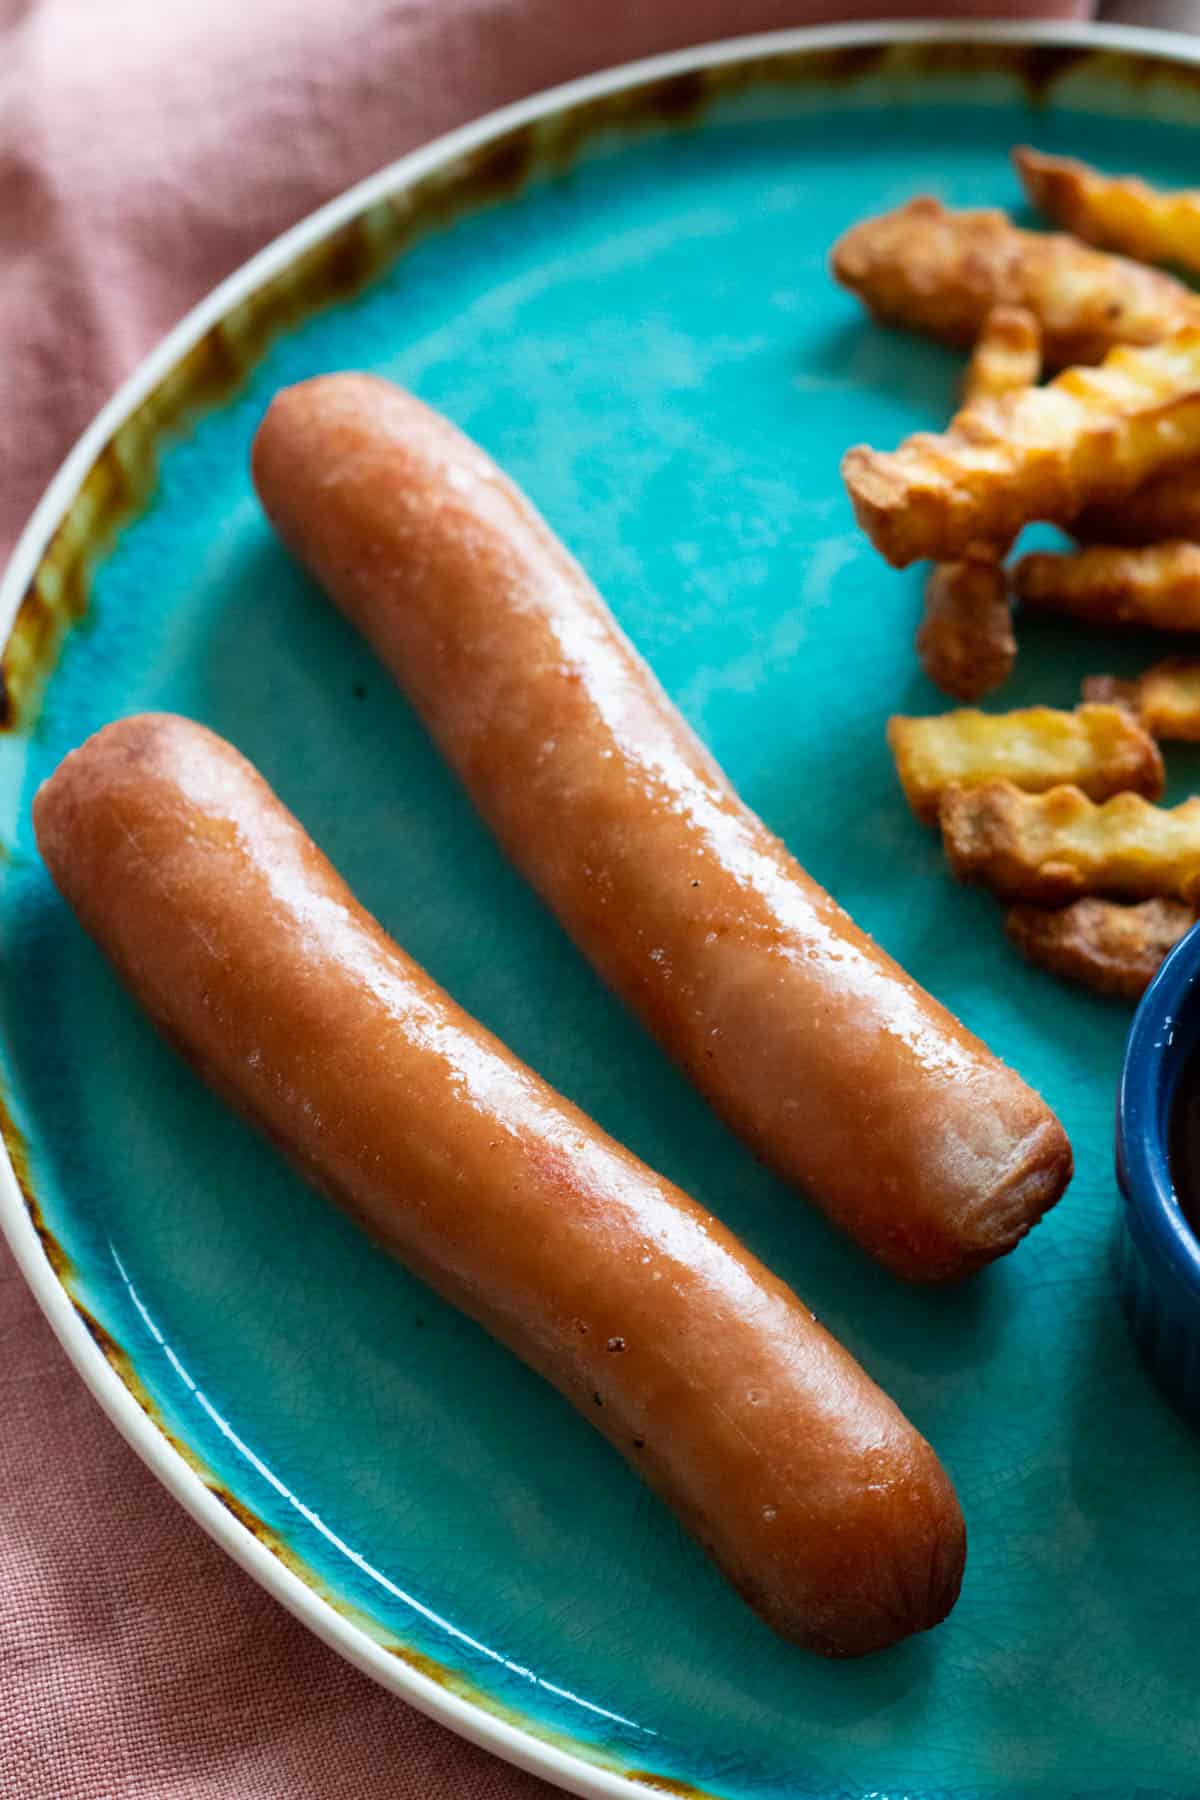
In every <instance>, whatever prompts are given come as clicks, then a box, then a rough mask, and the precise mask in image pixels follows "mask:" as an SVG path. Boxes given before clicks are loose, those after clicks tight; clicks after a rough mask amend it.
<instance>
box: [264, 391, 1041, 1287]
mask: <svg viewBox="0 0 1200 1800" xmlns="http://www.w3.org/2000/svg"><path fill="white" fill-rule="evenodd" d="M254 478H255V482H256V484H257V487H258V492H259V495H260V497H261V499H262V502H263V505H264V507H265V509H266V511H267V513H268V515H269V517H270V518H271V520H272V521H273V523H274V525H275V526H276V528H277V530H278V531H279V532H280V534H281V535H282V537H283V538H284V540H285V542H286V543H287V544H288V545H289V546H290V547H291V548H292V549H293V551H294V552H295V553H296V554H297V555H298V556H299V557H300V558H301V560H302V561H303V562H304V563H306V564H307V565H308V567H309V568H310V569H311V570H312V571H313V573H314V574H315V575H316V576H317V578H318V580H320V581H321V582H322V584H323V585H324V586H325V587H326V588H327V589H328V591H329V592H330V593H331V594H332V596H333V597H334V599H335V600H336V601H337V602H338V604H339V605H340V606H341V607H342V609H343V610H344V611H345V613H346V614H347V615H348V617H349V618H350V619H351V620H352V621H353V623H354V624H356V625H357V626H358V627H359V628H360V630H362V631H363V632H364V633H365V635H366V636H367V637H368V639H369V640H370V641H371V643H372V644H373V645H374V647H375V649H376V650H377V651H378V653H379V655H380V656H381V657H382V659H383V661H384V662H385V663H386V664H387V666H388V667H389V668H390V669H391V670H392V672H393V674H394V675H395V676H396V678H397V680H398V681H399V683H400V685H401V687H402V688H403V689H404V691H405V692H406V693H407V694H408V696H409V698H410V699H411V700H412V702H413V704H414V705H415V706H416V708H417V710H418V712H419V713H420V714H421V716H422V718H423V719H424V721H425V723H426V725H427V727H428V729H429V730H430V732H431V733H432V734H433V737H434V738H435V740H436V742H437V743H438V744H439V746H440V747H441V749H442V751H443V753H444V754H445V756H446V757H447V758H448V760H449V762H450V763H451V765H452V766H453V767H454V769H455V770H456V771H457V773H458V774H459V776H460V777H461V779H462V781H463V782H464V783H465V785H466V787H467V790H468V792H469V793H470V795H471V797H472V799H473V800H474V802H475V805H476V806H477V808H478V809H479V811H480V812H481V813H482V815H483V817H484V818H485V819H486V820H487V821H488V823H489V824H490V825H491V827H492V829H493V830H494V831H495V833H496V834H497V836H498V837H499V839H500V842H501V843H502V845H503V846H504V848H505V850H506V851H507V853H508V855H509V856H510V857H511V858H512V860H513V861H514V862H515V863H516V864H517V866H518V867H519V868H520V869H522V870H523V871H524V873H525V875H526V876H527V877H528V879H529V880H530V881H531V882H532V883H533V885H534V887H535V888H536V889H537V890H538V892H539V893H540V894H541V895H542V897H543V899H544V900H546V901H547V903H548V904H549V905H550V906H551V907H552V908H553V909H554V911H555V912H556V913H557V914H558V917H559V919H560V920H561V921H562V923H563V925H564V926H565V928H566V930H567V931H568V932H569V933H570V934H571V936H572V937H573V938H574V939H575V941H576V943H577V944H578V945H579V946H580V948H581V949H582V950H583V951H584V953H585V954H586V955H587V956H588V957H589V958H590V960H591V961H592V963H593V964H594V965H595V967H596V968H597V969H598V970H599V972H600V973H601V974H602V975H603V976H604V977H605V978H606V979H607V980H608V981H609V982H610V983H611V985H612V986H613V987H614V988H615V989H616V990H617V991H618V992H619V993H620V994H622V995H623V996H624V998H625V999H626V1000H627V1001H628V1002H629V1004H630V1005H631V1006H633V1007H634V1008H635V1010H636V1011H637V1012H638V1013H639V1014H640V1015H641V1018H642V1019H643V1021H644V1022H645V1024H646V1025H647V1026H648V1027H649V1028H650V1030H651V1031H652V1032H654V1033H655V1034H656V1036H657V1037H658V1039H659V1041H660V1042H661V1043H662V1045H663V1046H664V1047H665V1048H666V1050H667V1051H668V1052H670V1054H671V1055H673V1056H674V1057H675V1058H676V1060H677V1061H678V1062H679V1063H680V1064H681V1065H682V1067H683V1068H684V1069H685V1070H686V1071H687V1073H688V1074H689V1075H690V1076H691V1078H692V1079H693V1081H694V1082H695V1083H696V1084H697V1086H698V1087H699V1088H700V1089H701V1091H702V1092H703V1093H704V1094H705V1095H706V1096H707V1097H708V1099H709V1101H710V1102H711V1104H712V1105H713V1106H714V1107H715V1108H716V1110H717V1111H718V1112H719V1113H720V1114H721V1115H722V1116H723V1117H724V1118H725V1120H726V1121H727V1122H728V1123H729V1124H730V1125H731V1126H732V1127H733V1129H734V1130H735V1131H737V1132H738V1133H740V1135H741V1136H742V1137H743V1138H744V1139H745V1140H746V1142H747V1143H748V1144H749V1145H750V1147H751V1148H752V1149H753V1150H754V1151H755V1152H756V1153H757V1155H758V1156H759V1157H761V1159H762V1160H763V1161H764V1162H766V1163H767V1164H769V1165H770V1166H771V1167H772V1168H774V1169H775V1170H776V1171H777V1172H778V1173H779V1174H781V1175H783V1176H784V1177H785V1178H787V1179H789V1180H791V1181H794V1182H796V1183H797V1184H798V1185H799V1186H800V1187H801V1188H803V1189H805V1190H806V1191H807V1192H808V1193H809V1194H810V1195H811V1196H812V1198H813V1199H815V1200H816V1201H818V1202H819V1203H820V1205H821V1206H823V1207H824V1209H825V1211H826V1212H827V1213H828V1214H829V1215H830V1216H831V1217H832V1218H833V1219H835V1220H836V1221H837V1222H838V1223H839V1224H840V1225H842V1226H843V1227H844V1228H845V1229H846V1230H847V1231H848V1232H849V1233H850V1234H851V1235H852V1236H853V1237H855V1238H856V1239H857V1240H858V1242H859V1243H860V1244H862V1245H863V1246H865V1248H866V1249H867V1250H869V1251H871V1252H872V1253H873V1254H874V1255H875V1256H877V1257H878V1258H879V1259H880V1260H881V1261H882V1262H884V1263H886V1264H888V1265H889V1266H890V1267H891V1268H893V1269H894V1270H896V1271H897V1272H898V1273H900V1274H902V1275H905V1276H908V1277H910V1278H912V1279H915V1280H938V1279H944V1278H947V1277H951V1276H956V1275H960V1274H962V1273H964V1272H965V1271H967V1270H969V1269H972V1268H974V1267H976V1266H977V1265H979V1264H981V1263H984V1262H987V1261H989V1260H990V1259H991V1258H992V1257H995V1256H998V1255H1000V1254H1001V1253H1002V1252H1004V1251H1006V1250H1010V1249H1011V1248H1012V1247H1013V1245H1014V1244H1015V1243H1016V1242H1017V1241H1018V1240H1019V1239H1020V1238H1021V1237H1022V1236H1023V1235H1024V1233H1025V1232H1026V1231H1027V1230H1028V1229H1029V1227H1030V1226H1031V1225H1033V1224H1034V1223H1035V1222H1036V1221H1037V1220H1038V1218H1040V1216H1041V1215H1042V1213H1043V1212H1044V1211H1045V1210H1046V1208H1047V1207H1049V1206H1050V1205H1052V1204H1053V1202H1054V1201H1055V1200H1056V1199H1057V1198H1058V1196H1059V1195H1060V1194H1061V1192H1062V1190H1063V1188H1064V1187H1065V1186H1066V1183H1067V1181H1068V1179H1069V1177H1070V1173H1071V1152H1070V1146H1069V1144H1068V1142H1067V1139H1066V1135H1065V1133H1064V1132H1063V1130H1062V1127H1061V1126H1060V1125H1059V1123H1058V1121H1057V1119H1055V1117H1054V1116H1053V1114H1052V1113H1051V1112H1050V1111H1049V1110H1048V1108H1047V1107H1046V1106H1045V1104H1044V1103H1043V1102H1042V1101H1041V1100H1040V1099H1039V1098H1038V1096H1037V1095H1036V1094H1034V1093H1033V1092H1032V1091H1031V1090H1030V1089H1029V1088H1028V1087H1027V1086H1026V1085H1025V1083H1024V1082H1023V1081H1021V1080H1020V1078H1019V1077H1018V1076H1017V1075H1015V1074H1014V1073H1013V1072H1012V1071H1011V1070H1009V1069H1007V1068H1005V1067H1004V1066H1003V1064H1001V1063H999V1062H998V1061H997V1060H996V1059H995V1058H994V1057H993V1056H992V1055H991V1054H990V1052H989V1051H988V1050H987V1049H986V1048H985V1047H984V1045H983V1044H982V1043H980V1041H979V1040H978V1039H977V1038H975V1037H973V1036H972V1035H971V1033H970V1032H968V1031H966V1030H964V1028H963V1027H962V1026H961V1025H960V1024H958V1022H957V1021H956V1020H955V1019H954V1018H952V1017H951V1015H950V1014H949V1013H948V1012H947V1011H946V1010H945V1009H944V1008H943V1007H942V1006H940V1005H939V1004H938V1003H937V1002H936V1001H935V1000H933V999H932V998H931V997H930V996H929V995H928V994H926V993H925V992H924V991H923V990H922V989H921V988H920V987H918V986H917V984H916V983H915V982H914V981H912V980H911V979H910V978H909V977H908V976H907V975H906V974H905V973H904V971H903V970H902V969H901V968H900V967H899V966H898V965H897V964H896V963H895V962H893V961H892V960H891V958H890V957H888V956H886V955H885V954H884V953H883V952H882V951H881V950H879V949H878V948H877V947H876V945H875V944H874V943H873V942H872V941H871V940H870V939H869V938H868V937H867V936H866V935H865V934H864V933H863V932H861V931H859V930H858V929H857V927H856V926H855V925H854V924H853V922H852V921H851V920H850V919H849V917H848V916H847V915H846V913H845V912H843V910H842V909H841V907H839V906H838V905H837V904H836V903H835V902H834V901H833V900H832V899H831V898H830V896H829V895H828V894H827V893H825V892H824V891H823V889H821V888H820V887H819V886H818V885H817V884H816V883H815V882H814V881H812V880H810V878H809V877H808V876H807V875H806V874H805V873H804V871H803V869H801V867H800V866H799V864H798V863H797V862H796V861H795V860H794V858H793V857H791V856H790V855H789V854H788V852H787V850H786V848H785V847H784V845H783V844H781V843H780V842H779V840H778V839H777V838H775V837H774V836H773V835H772V834H771V833H770V832H769V831H767V829H766V827H765V826H764V825H763V824H762V821H761V820H760V819H758V818H757V817H756V816H755V815H754V814H753V813H752V812H750V810H749V809H748V808H747V807H745V806H743V805H742V803H741V802H740V801H739V799H738V797H737V795H736V794H735V793H734V791H733V789H732V788H731V786H730V784H729V782H728V781H727V780H726V779H725V777H724V776H723V774H722V772H721V770H720V769H719V768H718V767H717V765H716V763H715V762H714V761H713V759H712V757H711V756H710V755H709V754H708V753H707V752H706V750H705V749H704V747H703V746H702V745H701V744H700V743H699V741H698V740H697V738H696V737H695V736H694V735H693V733H692V732H691V731H690V729H689V728H688V727H687V725H686V724H685V723H684V721H683V720H682V719H681V718H680V716H679V714H678V713H677V712H676V710H675V708H674V707H673V706H672V705H671V703H670V701H669V700H668V699H667V696H666V695H665V694H664V693H663V691H662V689H661V688H660V687H659V685H658V683H657V682H656V681H655V679H654V677H653V675H652V674H651V673H650V671H649V669H648V668H647V667H646V665H645V664H644V663H643V662H642V661H641V659H640V658H639V657H638V655H637V654H636V652H635V651H634V649H633V648H632V646H631V645H630V643H629V642H628V640H627V639H626V638H625V637H624V635H623V634H622V633H621V631H620V630H619V629H618V627H617V625H616V623H615V621H614V620H613V618H612V616H611V614H610V613H609V611H608V609H607V607H606V606H605V605H604V602H603V601H602V600H601V598H600V596H599V595H598V594H597V592H596V590H595V589H594V588H593V587H592V585H591V584H590V582H589V581H588V580H587V577H586V576H585V575H584V573H583V571H582V570H581V569H580V568H579V566H578V564H577V563H575V562H574V560H573V559H572V558H571V557H570V556H569V555H568V553H567V552H566V550H565V549H564V548H563V546H562V545H561V544H560V543H559V542H558V540H557V539H556V538H555V537H554V536H553V534H552V533H551V531H550V530H549V528H548V526H547V525H546V524H545V523H544V521H543V520H542V519H541V518H540V517H539V516H538V514H537V513H536V512H535V511H534V510H533V508H532V507H531V506H530V505H529V504H528V502H527V501H526V500H525V499H524V498H523V496H522V495H521V494H520V493H518V491H517V490H516V488H515V487H513V485H512V484H511V482H509V481H508V480H507V479H506V478H505V477H504V476H503V475H502V474H501V472H500V471H499V469H497V468H496V466H495V464H494V463H492V461H491V460H490V459H489V458H488V457H487V456H485V455H484V453H483V452H482V451H481V450H479V449H478V448H477V447H476V446H475V445H474V444H472V443H471V442H470V441H469V440H468V439H467V438H465V437H463V436H462V434H461V433H460V432H458V431H457V430H456V429H455V428H454V427H453V426H452V425H451V424H449V423H448V422H447V421H446V420H445V419H442V418H440V417H439V416H438V415H437V414H435V413H433V412H431V411H430V410H429V409H428V408H427V407H425V406H423V405H422V404H421V403H420V402H419V401H418V400H415V399H414V398H413V397H412V396H411V395H409V394H406V393H404V392H402V391H401V390H400V389H397V388H395V387H393V386H391V385H390V384H389V383H387V382H384V381H381V380H378V379H375V378H372V377H369V376H365V375H337V376H325V377H322V378H320V379H317V380H315V381H309V382H304V383H302V384H301V385H300V386H298V387H294V388H290V389H287V390H285V391H284V392H282V393H280V394H278V395H277V396H276V398H275V399H274V401H273V402H272V404H271V407H270V410H269V411H268V413H267V416H266V418H265V420H264V422H263V424H262V426H261V427H260V429H259V432H258V436H257V440H256V442H255V446H254Z"/></svg>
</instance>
